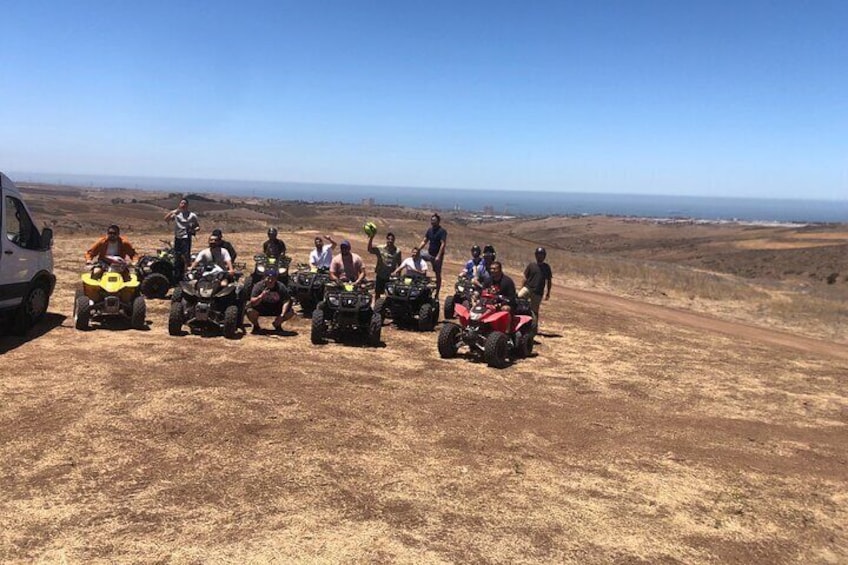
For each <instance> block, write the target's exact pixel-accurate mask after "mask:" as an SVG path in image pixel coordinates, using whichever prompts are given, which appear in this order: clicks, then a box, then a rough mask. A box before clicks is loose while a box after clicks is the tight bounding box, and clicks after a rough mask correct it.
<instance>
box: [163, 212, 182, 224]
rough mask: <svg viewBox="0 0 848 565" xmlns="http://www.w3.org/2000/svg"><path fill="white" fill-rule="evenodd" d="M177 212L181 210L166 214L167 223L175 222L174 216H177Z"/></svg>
mask: <svg viewBox="0 0 848 565" xmlns="http://www.w3.org/2000/svg"><path fill="white" fill-rule="evenodd" d="M177 212H179V210H171V211H170V212H167V213H166V214H165V221H166V222H169V221H171V220H173V219H174V216H176V215H177Z"/></svg>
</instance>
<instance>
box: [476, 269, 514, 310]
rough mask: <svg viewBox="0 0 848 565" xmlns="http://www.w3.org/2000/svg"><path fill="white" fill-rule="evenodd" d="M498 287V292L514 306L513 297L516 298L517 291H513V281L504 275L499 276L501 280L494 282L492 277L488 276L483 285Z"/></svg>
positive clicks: (485, 286) (484, 286)
mask: <svg viewBox="0 0 848 565" xmlns="http://www.w3.org/2000/svg"><path fill="white" fill-rule="evenodd" d="M494 286H496V287H498V289H499V290H498V294H500V295H501V296H503V297H504V298H506V301H507V303H508V304H509V305H510V306H512V307H515V299H516V298H518V293H517V292H516V291H515V283H514V282H513V281H512V279H511V278H509V277H508V276H506V275H502V276H501V280H500V281H499V282H495V280H494V279H492V278H490V279H489V280H488V281H486V283H485V284H484V285H483V288H492V287H494Z"/></svg>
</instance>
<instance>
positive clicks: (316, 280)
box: [289, 263, 330, 317]
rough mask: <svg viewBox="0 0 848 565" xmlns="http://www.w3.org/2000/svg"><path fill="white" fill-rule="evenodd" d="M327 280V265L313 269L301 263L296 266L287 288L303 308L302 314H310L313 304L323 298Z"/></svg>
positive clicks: (328, 271) (328, 274) (328, 272)
mask: <svg viewBox="0 0 848 565" xmlns="http://www.w3.org/2000/svg"><path fill="white" fill-rule="evenodd" d="M329 281H330V269H328V268H327V267H322V268H320V269H314V268H310V267H309V265H306V264H303V263H301V264H300V265H298V266H297V271H295V272H294V273H293V274H292V276H291V282H289V290H290V291H291V295H292V297H293V298H294V299H295V300H296V301H297V302H298V303H299V304H300V307H301V308H302V309H303V315H304V316H306V317H309V316H312V311H313V310H315V305H316V304H318V303H319V302H321V300H323V299H324V285H325V284H327V283H328V282H329Z"/></svg>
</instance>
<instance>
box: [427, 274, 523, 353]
mask: <svg viewBox="0 0 848 565" xmlns="http://www.w3.org/2000/svg"><path fill="white" fill-rule="evenodd" d="M503 303H504V299H503V297H502V296H499V295H498V294H496V293H494V292H492V291H491V290H488V289H487V290H484V291H483V292H482V294H481V295H480V299H479V300H478V301H477V303H476V304H475V305H474V306H473V307H472V308H471V309H468V308H466V307H465V306H463V305H462V304H457V305H456V315H457V317H458V318H459V324H457V323H455V322H449V323H446V324H445V325H444V326H442V330H441V331H440V332H439V342H438V343H439V355H440V356H441V357H442V358H443V359H449V358H452V357H455V356H456V354H457V352H458V351H459V348H460V347H461V346H462V345H467V346H468V347H469V349H470V350H471V352H472V354H474V355H476V356H478V357H479V356H482V358H483V360H484V361H486V364H487V365H489V366H490V367H495V368H498V369H502V368H504V367H506V366H507V363H508V360H510V359H517V358H523V357H528V356H529V355H530V354H531V353H532V352H533V339H534V338H535V337H536V325H535V323H534V322H533V318H532V317H530V316H527V315H524V314H512V313H510V312H506V311H503V310H499V306H501V305H502V304H503Z"/></svg>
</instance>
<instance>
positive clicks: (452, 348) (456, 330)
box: [439, 323, 462, 359]
mask: <svg viewBox="0 0 848 565" xmlns="http://www.w3.org/2000/svg"><path fill="white" fill-rule="evenodd" d="M461 333H462V328H460V327H459V326H457V325H456V324H453V323H447V324H445V325H444V326H442V330H441V331H440V332H439V355H440V356H441V358H442V359H451V358H452V357H456V352H457V351H459V336H460V334H461Z"/></svg>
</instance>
